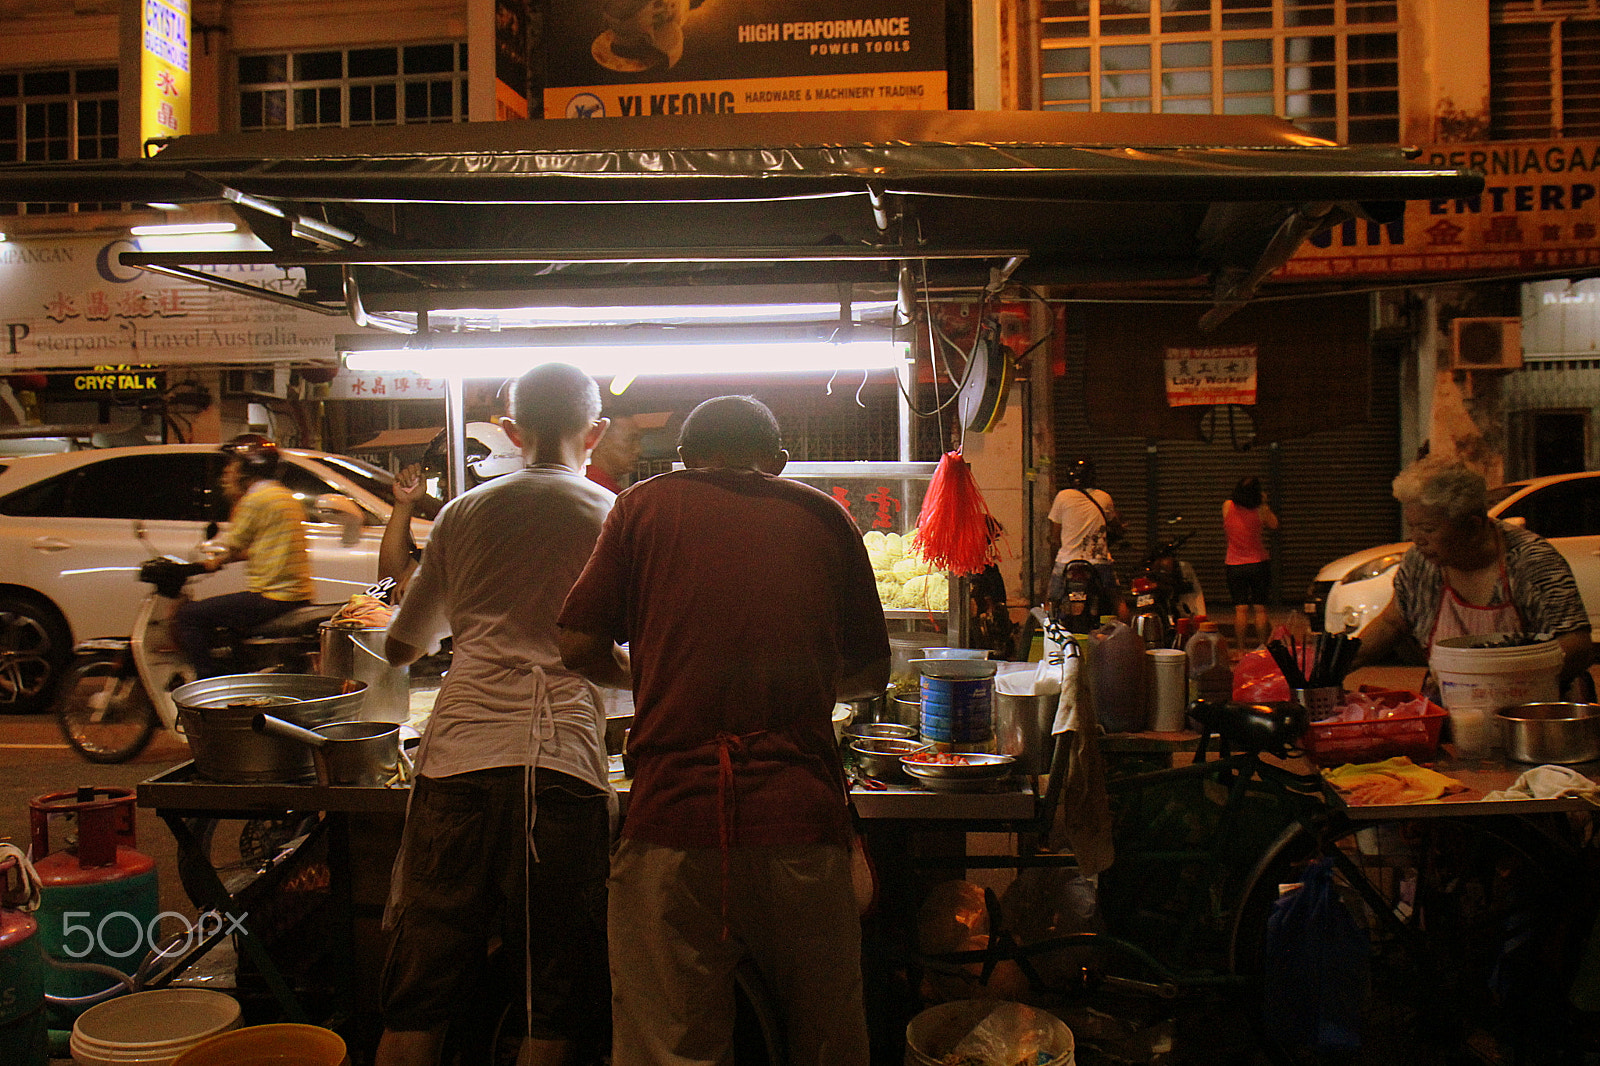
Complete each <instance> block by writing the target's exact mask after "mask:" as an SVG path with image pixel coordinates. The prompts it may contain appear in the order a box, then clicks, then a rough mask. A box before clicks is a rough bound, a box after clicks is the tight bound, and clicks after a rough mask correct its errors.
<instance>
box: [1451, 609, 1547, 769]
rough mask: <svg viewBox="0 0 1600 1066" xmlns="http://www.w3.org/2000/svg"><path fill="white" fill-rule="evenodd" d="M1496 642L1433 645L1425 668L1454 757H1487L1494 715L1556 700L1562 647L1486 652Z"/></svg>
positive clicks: (1455, 640)
mask: <svg viewBox="0 0 1600 1066" xmlns="http://www.w3.org/2000/svg"><path fill="white" fill-rule="evenodd" d="M1499 639H1503V638H1500V637H1498V636H1465V637H1446V638H1445V639H1444V640H1440V641H1437V642H1435V643H1434V645H1433V654H1432V655H1430V656H1429V657H1428V666H1429V667H1430V668H1431V669H1432V670H1433V676H1434V678H1435V679H1436V680H1437V681H1438V682H1439V697H1440V699H1439V702H1440V703H1442V704H1444V709H1445V710H1446V711H1448V712H1449V713H1450V733H1451V736H1452V737H1453V738H1454V740H1455V746H1456V754H1457V755H1463V756H1467V757H1471V758H1476V757H1480V756H1484V755H1487V754H1489V750H1490V748H1491V747H1493V746H1494V744H1495V742H1496V741H1497V740H1498V739H1499V737H1498V730H1499V725H1498V723H1497V720H1496V718H1495V712H1496V711H1501V710H1504V709H1505V708H1507V707H1512V706H1515V705H1516V704H1519V703H1552V702H1554V701H1556V700H1559V699H1560V698H1561V694H1560V684H1559V679H1560V674H1561V661H1562V654H1561V645H1559V644H1557V643H1556V642H1555V641H1553V640H1547V641H1543V642H1541V643H1538V644H1524V645H1521V646H1516V647H1485V646H1484V645H1486V644H1490V645H1492V644H1494V643H1495V642H1496V641H1497V640H1499Z"/></svg>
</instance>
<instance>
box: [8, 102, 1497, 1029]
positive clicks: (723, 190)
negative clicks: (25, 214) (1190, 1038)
mask: <svg viewBox="0 0 1600 1066" xmlns="http://www.w3.org/2000/svg"><path fill="white" fill-rule="evenodd" d="M1481 184H1482V182H1481V179H1480V178H1478V177H1476V176H1473V175H1470V174H1466V173H1463V172H1458V171H1455V170H1442V169H1438V168H1430V167H1426V166H1422V165H1418V164H1416V163H1413V162H1411V161H1409V160H1408V159H1407V157H1406V154H1405V153H1404V152H1402V151H1400V150H1398V149H1393V148H1377V147H1342V146H1338V145H1334V144H1331V143H1328V142H1325V141H1322V140H1319V139H1317V138H1314V137H1310V136H1307V135H1306V134H1304V133H1302V132H1300V131H1299V130H1297V129H1296V128H1295V127H1294V126H1292V125H1290V124H1289V123H1287V122H1283V121H1280V120H1276V119H1270V118H1245V117H1220V116H1219V117H1213V116H1175V115H1174V116H1166V115H1130V114H1121V115H1113V114H1081V115H1076V114H1055V113H1035V112H1024V113H998V112H993V113H981V112H894V113H872V112H835V113H828V114H763V115H738V114H734V115H715V116H711V115H706V116H681V117H675V118H664V119H615V120H606V121H583V120H551V121H543V122H507V123H486V124H460V125H448V126H445V125H441V126H427V127H397V128H393V129H349V130H343V129H341V130H308V131H300V132H294V133H259V134H250V135H245V136H239V135H224V134H218V135H195V136H188V137H183V138H179V139H177V140H176V141H174V142H173V143H171V144H170V145H168V146H167V147H165V148H164V149H163V150H162V151H161V152H159V153H158V154H156V155H154V156H152V157H150V158H147V159H139V160H108V161H103V162H83V163H73V164H58V163H21V164H8V165H4V166H0V200H5V201H17V202H35V201H57V202H59V201H62V200H73V201H81V202H101V203H103V202H122V203H151V204H154V203H162V204H172V205H177V207H178V208H179V209H180V210H188V211H214V212H227V213H231V214H232V215H235V216H237V218H238V219H240V220H241V221H243V222H244V223H245V224H246V225H247V226H248V228H249V230H250V232H251V233H252V234H253V237H254V241H255V244H256V247H254V248H253V249H251V250H245V251H239V250H231V251H206V250H204V249H199V250H188V251H181V252H170V251H169V252H156V251H127V252H123V253H122V254H121V262H122V264H123V266H125V267H130V268H139V269H144V270H149V271H156V272H160V273H164V274H169V275H172V276H175V277H179V278H183V279H185V280H187V281H191V282H198V283H201V284H205V285H212V286H218V287H223V288H228V289H231V290H234V291H239V292H246V293H248V294H250V295H252V296H257V297H259V298H261V299H264V300H271V301H276V302H279V303H284V304H288V305H290V306H293V307H296V308H299V309H302V310H312V311H315V312H318V313H322V314H326V315H330V316H347V317H348V318H349V319H350V321H351V324H352V332H351V334H350V336H348V337H347V338H344V343H343V344H342V349H343V351H344V352H345V359H346V361H347V365H350V366H365V367H368V368H391V369H396V370H405V371H408V372H416V373H422V374H430V375H436V376H443V377H446V378H447V379H448V381H449V402H448V405H447V415H448V422H449V425H448V430H449V432H448V434H447V440H448V446H449V448H450V469H451V484H452V485H453V486H455V487H457V488H458V489H459V487H460V486H462V485H464V484H465V477H464V466H465V458H464V447H463V442H464V435H465V428H464V423H465V411H464V405H463V387H462V383H463V381H465V380H467V379H471V378H504V377H507V376H512V375H514V374H515V373H516V372H518V371H519V370H520V369H522V368H525V367H526V366H527V365H529V364H530V363H532V362H535V361H538V360H542V359H550V358H560V359H564V360H568V361H573V362H576V363H578V365H580V366H584V367H585V368H586V369H589V370H590V372H591V373H593V374H594V375H595V376H597V377H600V378H602V379H609V380H610V382H611V385H612V387H613V389H615V388H616V387H617V385H618V384H619V383H621V384H623V385H625V384H626V382H627V381H628V380H632V379H633V378H635V377H641V376H649V375H667V376H674V375H685V374H691V373H712V374H721V375H723V376H724V378H723V379H725V377H726V376H727V375H728V374H730V373H733V372H739V373H748V372H750V371H752V370H754V369H756V368H760V369H762V370H800V369H805V370H811V371H819V370H820V371H844V370H849V371H853V372H858V373H860V374H862V375H863V382H864V383H865V382H867V381H876V382H878V383H881V384H882V385H883V386H885V387H895V388H897V389H899V390H900V391H901V392H902V394H904V393H905V392H906V391H907V389H906V387H905V386H906V384H907V383H908V382H910V381H913V380H915V379H914V376H913V375H914V374H915V369H914V366H913V360H921V359H926V360H928V361H930V362H931V361H932V360H934V359H935V357H936V352H937V349H938V347H939V342H938V341H937V340H936V339H935V338H934V337H933V335H932V332H931V328H930V321H931V315H930V309H931V305H934V304H937V303H943V302H965V303H969V304H972V305H974V306H975V307H976V308H977V309H978V311H979V313H978V315H977V316H976V318H977V320H979V321H982V320H983V319H984V318H985V317H986V316H987V315H988V314H989V313H990V311H991V310H992V308H993V306H994V304H995V303H996V302H997V301H998V300H1000V299H1002V298H1004V297H1005V296H1006V295H1007V294H1015V293H1019V292H1021V293H1032V292H1038V291H1041V290H1050V291H1070V292H1071V293H1073V294H1074V295H1075V296H1077V297H1079V298H1086V299H1087V298H1097V297H1098V298H1110V297H1112V296H1117V297H1122V298H1126V297H1129V296H1135V295H1137V296H1141V297H1144V298H1151V297H1158V296H1162V295H1168V294H1174V293H1185V294H1188V295H1195V294H1203V295H1204V296H1205V297H1206V298H1208V299H1209V301H1210V303H1211V306H1210V308H1209V310H1207V311H1205V312H1204V314H1203V316H1202V324H1203V325H1210V324H1214V323H1216V322H1219V321H1221V320H1222V319H1223V318H1225V317H1226V316H1227V315H1228V314H1230V313H1231V312H1232V311H1233V310H1235V309H1237V308H1238V307H1240V306H1242V305H1243V304H1244V303H1245V302H1246V301H1248V300H1249V299H1250V298H1251V297H1252V295H1253V294H1254V293H1255V291H1256V289H1257V287H1258V286H1259V285H1260V284H1261V282H1262V281H1263V280H1264V279H1265V278H1266V277H1267V276H1268V275H1269V274H1270V273H1271V272H1272V271H1273V270H1274V269H1276V268H1277V267H1278V266H1280V265H1281V264H1282V263H1284V262H1285V261H1286V260H1287V259H1288V257H1289V256H1290V255H1291V254H1292V253H1293V252H1294V250H1295V249H1296V248H1297V247H1298V246H1299V244H1300V243H1301V242H1302V241H1303V240H1304V239H1306V238H1307V237H1308V236H1310V235H1312V234H1313V233H1315V232H1318V231H1320V230H1322V229H1325V228H1327V227H1331V226H1335V225H1338V224H1340V223H1342V222H1344V221H1346V220H1349V219H1366V220H1370V221H1374V222H1387V221H1391V220H1393V219H1396V218H1398V217H1400V211H1401V210H1402V208H1403V205H1404V202H1405V201H1407V200H1412V199H1448V198H1456V197H1467V196H1471V195H1474V194H1475V193H1476V192H1477V191H1478V190H1479V188H1480V187H1481ZM247 268H248V269H251V270H254V269H261V270H267V271H271V270H284V271H291V270H292V271H299V272H303V275H304V279H305V285H304V288H303V290H302V291H301V292H300V294H299V295H297V296H287V295H284V294H283V293H282V292H280V291H278V290H277V289H276V288H273V287H269V286H262V285H255V284H252V283H251V282H250V281H249V280H242V279H245V278H247V277H248V275H247V274H246V273H245V271H246V269H247ZM575 309H576V311H579V312H581V314H580V315H578V317H577V319H576V320H578V321H582V323H583V324H582V325H573V324H572V323H573V322H574V321H575V318H574V312H575ZM552 323H558V324H552ZM980 334H981V331H980ZM960 354H962V355H963V356H964V357H965V362H964V365H963V366H962V367H961V368H960V369H958V370H955V371H953V372H951V373H950V374H949V375H948V376H949V378H950V380H951V384H953V385H960V386H961V388H960V391H961V392H962V394H963V402H962V403H961V404H960V405H959V407H958V409H957V411H956V412H955V414H954V415H953V420H954V419H956V418H958V419H959V426H960V431H961V432H982V431H983V430H984V429H987V428H989V427H990V426H992V425H993V424H994V421H995V418H996V415H997V409H998V406H999V405H1000V403H1001V402H1002V401H1003V387H1004V384H1005V383H1006V382H1007V381H1008V380H1009V377H1010V375H1011V373H1012V371H1011V369H1010V368H1009V366H1008V364H1007V363H1006V362H1005V354H1004V352H1003V351H1001V350H1000V348H999V346H998V345H992V344H991V345H988V346H984V345H983V344H981V343H980V342H977V341H975V342H974V344H973V346H972V347H971V348H970V349H968V350H967V351H965V352H963V353H960ZM874 375H876V378H874V377H873V376H874ZM723 379H719V380H723ZM911 417H912V414H911V411H910V410H909V407H908V405H906V404H904V403H902V406H901V426H900V434H899V439H898V441H897V447H896V451H897V453H898V454H896V455H894V456H892V457H889V456H885V457H884V464H883V465H881V466H867V465H862V466H859V467H855V468H853V469H851V468H848V467H844V468H826V469H824V468H815V469H811V470H807V469H804V468H801V469H799V470H797V471H794V473H796V474H797V475H798V476H802V477H805V478H807V479H808V480H810V479H818V480H820V481H821V482H827V481H828V480H829V479H838V483H839V484H840V485H844V484H845V482H847V481H849V480H850V478H851V477H852V476H854V477H857V478H866V479H867V483H869V492H870V491H871V490H875V489H876V487H877V485H878V484H880V483H892V484H895V485H898V486H899V488H898V489H896V490H895V491H896V492H897V495H896V496H895V499H896V501H897V503H898V505H899V506H900V508H901V511H900V513H899V517H897V518H896V519H895V528H893V529H892V530H891V531H892V532H894V533H895V534H897V535H901V536H903V535H904V534H905V533H906V532H907V531H908V529H909V519H908V516H914V514H915V509H914V508H915V505H916V501H918V500H919V499H920V496H919V490H918V486H919V485H925V484H926V479H927V478H928V477H930V476H931V474H932V472H933V471H932V464H920V465H919V464H914V463H912V459H913V458H914V456H913V455H912V454H911V448H910V445H909V441H910V435H909V428H908V427H909V422H910V419H911ZM1022 478H1023V472H1022V470H1021V469H1018V470H1017V471H1016V480H1017V482H1018V483H1019V484H1020V482H1021V480H1022ZM818 480H814V481H813V483H818ZM825 491H829V490H828V489H825ZM857 499H858V500H859V502H860V503H862V504H863V505H865V506H868V507H871V506H875V504H874V502H873V501H871V500H870V499H867V498H866V495H861V496H858V497H857ZM1033 517H1034V516H1032V515H1029V516H1028V519H1029V521H1030V524H1031V523H1032V519H1033ZM864 526H865V528H864V532H871V526H872V523H871V521H870V518H869V519H868V521H867V522H865V523H864ZM913 576H916V577H923V576H928V575H923V574H917V575H913ZM918 587H919V588H922V589H926V587H927V582H923V583H922V584H921V585H920V586H918ZM951 592H952V593H953V594H951V595H949V596H948V600H947V610H948V612H949V627H950V628H949V637H948V641H949V643H951V644H953V645H958V646H959V645H960V644H962V643H964V641H962V639H961V630H960V626H961V625H962V624H964V623H963V620H964V618H965V596H964V595H963V594H961V593H959V592H957V591H956V590H951ZM880 594H881V595H883V596H884V597H885V605H886V611H887V612H889V614H890V617H891V618H893V617H896V616H897V615H899V616H900V617H903V618H908V619H909V618H913V617H923V616H926V615H927V614H928V613H929V609H930V605H929V604H928V603H927V602H925V601H924V602H920V603H917V604H915V605H907V604H906V603H905V602H903V601H902V599H901V592H900V590H884V589H880ZM958 615H959V618H958ZM1051 777H1052V778H1053V779H1055V780H1057V781H1059V780H1060V779H1061V775H1059V774H1057V775H1051ZM404 798H405V791H404V789H376V788H342V789H341V788H321V787H318V786H316V785H310V784H290V783H282V784H259V783H250V784H226V783H215V782H208V781H204V780H197V779H195V777H194V774H193V768H192V766H188V765H185V766H180V767H176V768H174V769H172V770H169V771H167V772H166V773H163V774H161V775H158V776H157V777H155V778H154V779H152V780H151V781H149V782H147V783H146V784H145V785H144V786H142V788H141V792H140V801H141V803H143V804H144V805H146V806H149V807H153V808H155V809H156V810H157V811H158V812H159V813H160V814H161V815H162V817H163V818H165V819H167V820H168V822H169V824H171V825H173V827H174V832H175V833H176V834H177V835H178V839H179V841H180V844H182V845H183V846H184V847H185V851H186V855H185V884H186V887H188V888H189V890H190V892H191V894H192V895H194V898H195V899H196V901H197V903H200V904H202V905H209V906H216V907H222V908H224V909H225V908H226V907H228V906H229V905H230V904H231V903H232V900H233V897H232V895H231V894H230V893H229V891H228V890H227V889H226V888H225V887H224V886H223V885H222V883H221V881H220V880H219V879H217V877H216V876H215V873H214V871H213V872H210V873H209V874H208V872H207V871H208V864H207V862H206V860H205V859H204V857H203V856H201V854H200V848H199V844H198V842H196V841H193V840H188V839H187V838H186V837H185V835H184V834H185V832H186V830H185V826H186V825H187V824H188V821H189V820H190V819H192V818H197V817H207V816H211V817H247V816H255V815H261V814H269V813H280V812H284V811H320V812H324V818H323V822H324V823H326V824H327V825H328V826H331V827H332V828H331V829H330V830H328V832H329V834H330V836H331V844H330V852H329V855H330V858H329V866H330V870H331V871H332V878H333V883H334V886H335V887H334V891H335V892H336V894H337V895H338V897H339V898H340V899H341V900H342V901H344V902H345V903H346V904H347V908H346V913H347V915H349V916H351V917H350V921H349V923H348V924H347V925H346V926H345V931H344V934H343V935H344V936H345V937H347V942H348V943H351V944H352V945H356V946H357V948H358V950H354V951H353V952H352V953H351V954H350V955H348V956H346V957H347V958H352V959H357V960H360V959H363V958H365V959H367V960H368V961H369V962H370V950H371V947H372V944H373V943H375V942H376V940H377V937H376V934H375V910H376V908H378V907H379V906H380V905H381V902H382V900H381V894H378V889H377V881H378V880H379V879H382V880H385V881H386V876H387V866H386V865H384V864H383V863H382V862H381V861H375V860H374V858H373V857H372V856H371V855H370V854H369V855H366V856H364V857H352V848H354V847H356V846H357V841H365V842H366V843H367V844H369V845H370V844H371V843H372V842H374V841H379V840H389V839H392V838H393V836H394V835H395V831H396V830H397V827H398V824H399V821H400V819H401V817H402V816H403V810H404ZM1044 798H1046V797H1044V796H1043V795H1041V792H1040V790H1039V789H1038V788H1036V787H1035V786H1034V783H1033V782H1031V781H1026V780H1022V779H1011V780H1010V781H1008V782H1007V783H1006V784H1004V785H1003V786H999V787H996V788H984V789H980V790H974V791H929V790H926V789H920V788H915V787H911V786H909V785H901V786H896V787H892V788H886V789H881V790H880V789H866V788H863V789H860V790H857V792H856V795H855V802H856V805H857V808H858V809H859V810H860V813H861V815H862V817H863V818H864V819H866V821H867V822H868V823H869V824H870V823H874V822H876V823H877V824H878V825H879V826H881V827H883V830H882V831H883V832H885V833H899V832H901V831H904V832H907V833H909V832H911V831H912V830H914V829H915V828H916V827H917V826H919V825H924V826H938V827H941V828H946V829H949V828H951V827H954V830H955V831H956V832H958V833H959V832H962V831H963V830H964V829H966V828H973V827H982V828H986V829H993V828H1000V829H1010V830H1018V829H1022V830H1035V829H1037V828H1039V826H1038V824H1037V819H1038V817H1039V814H1040V809H1041V808H1040V803H1041V801H1042V800H1043V799H1044ZM1047 809H1048V808H1047ZM1056 861H1057V862H1070V856H1067V857H1065V858H1062V857H1057V858H1056ZM380 875H381V878H380ZM363 923H365V931H364V932H363ZM362 945H365V947H362ZM361 965H364V963H363V964H361ZM353 983H354V984H357V985H359V983H360V981H359V979H353ZM284 995H285V996H288V995H289V993H288V992H287V991H285V992H284ZM284 1006H285V1010H286V1011H287V1012H288V1013H290V1014H291V1016H292V1015H293V1014H294V1013H295V1011H296V1010H297V1009H298V1008H295V1007H293V1006H292V1004H291V1003H290V1002H289V1001H287V1000H286V1001H285V1003H284Z"/></svg>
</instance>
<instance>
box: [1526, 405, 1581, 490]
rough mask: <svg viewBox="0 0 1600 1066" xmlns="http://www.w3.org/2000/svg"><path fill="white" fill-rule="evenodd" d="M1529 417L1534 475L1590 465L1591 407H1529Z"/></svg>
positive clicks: (1573, 471) (1530, 466)
mask: <svg viewBox="0 0 1600 1066" xmlns="http://www.w3.org/2000/svg"><path fill="white" fill-rule="evenodd" d="M1526 417H1527V419H1528V427H1527V432H1528V437H1527V442H1528V444H1527V446H1528V471H1529V473H1530V475H1531V476H1533V477H1545V476H1547V475H1550V474H1576V473H1578V472H1580V471H1582V470H1586V469H1588V463H1587V456H1588V453H1589V412H1588V411H1586V410H1570V411H1530V412H1528V414H1527V416H1526Z"/></svg>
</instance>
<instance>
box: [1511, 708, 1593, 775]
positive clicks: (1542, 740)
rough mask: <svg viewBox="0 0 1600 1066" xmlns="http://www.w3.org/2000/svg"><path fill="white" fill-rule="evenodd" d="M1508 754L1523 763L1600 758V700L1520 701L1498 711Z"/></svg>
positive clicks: (1568, 762)
mask: <svg viewBox="0 0 1600 1066" xmlns="http://www.w3.org/2000/svg"><path fill="white" fill-rule="evenodd" d="M1495 717H1496V718H1498V719H1500V722H1501V728H1502V729H1503V730H1504V731H1505V740H1506V754H1507V755H1508V756H1510V757H1511V758H1512V759H1514V760H1515V761H1517V762H1524V763H1535V764H1539V763H1557V764H1560V765H1569V764H1571V763H1582V762H1593V761H1594V760H1596V759H1600V703H1519V704H1516V705H1515V706H1512V707H1507V708H1505V709H1504V710H1501V711H1497V712H1496V713H1495Z"/></svg>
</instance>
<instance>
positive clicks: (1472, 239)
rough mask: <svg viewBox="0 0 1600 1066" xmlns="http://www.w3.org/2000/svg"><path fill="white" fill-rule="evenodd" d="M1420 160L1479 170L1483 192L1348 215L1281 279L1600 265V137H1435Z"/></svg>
mask: <svg viewBox="0 0 1600 1066" xmlns="http://www.w3.org/2000/svg"><path fill="white" fill-rule="evenodd" d="M1419 162H1424V163H1427V164H1428V165H1430V166H1435V167H1451V168H1459V167H1469V168H1472V169H1475V170H1480V171H1482V172H1483V174H1484V177H1485V180H1486V183H1487V184H1486V186H1485V188H1484V190H1483V193H1482V194H1481V195H1479V196H1475V197H1471V198H1468V199H1461V200H1413V201H1411V202H1409V203H1408V204H1407V205H1406V209H1405V215H1404V217H1402V218H1401V219H1400V220H1398V221H1396V222H1392V223H1388V224H1384V225H1380V224H1379V223H1376V222H1346V223H1344V224H1343V225H1341V226H1337V227H1335V228H1334V229H1333V230H1332V231H1330V232H1328V233H1323V234H1319V235H1318V236H1316V237H1314V238H1312V240H1310V241H1308V242H1306V243H1305V244H1303V245H1302V246H1301V247H1300V250H1299V251H1297V252H1296V253H1295V255H1294V258H1292V259H1290V260H1289V262H1288V263H1286V264H1285V265H1284V266H1283V267H1282V269H1280V270H1279V272H1278V275H1277V276H1278V277H1279V278H1280V279H1283V280H1291V279H1316V280H1327V279H1333V278H1346V277H1372V276H1381V277H1392V276H1397V275H1406V274H1462V275H1468V274H1486V273H1497V272H1498V273H1503V272H1506V271H1520V270H1530V269H1532V270H1538V269H1562V268H1566V267H1588V266H1595V265H1600V241H1597V240H1596V237H1597V235H1600V196H1597V192H1600V141H1597V140H1582V139H1572V140H1562V141H1497V142H1494V143H1492V144H1448V145H1438V146H1435V147H1433V148H1431V149H1428V150H1426V151H1424V152H1423V155H1422V157H1421V159H1420V160H1419Z"/></svg>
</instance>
